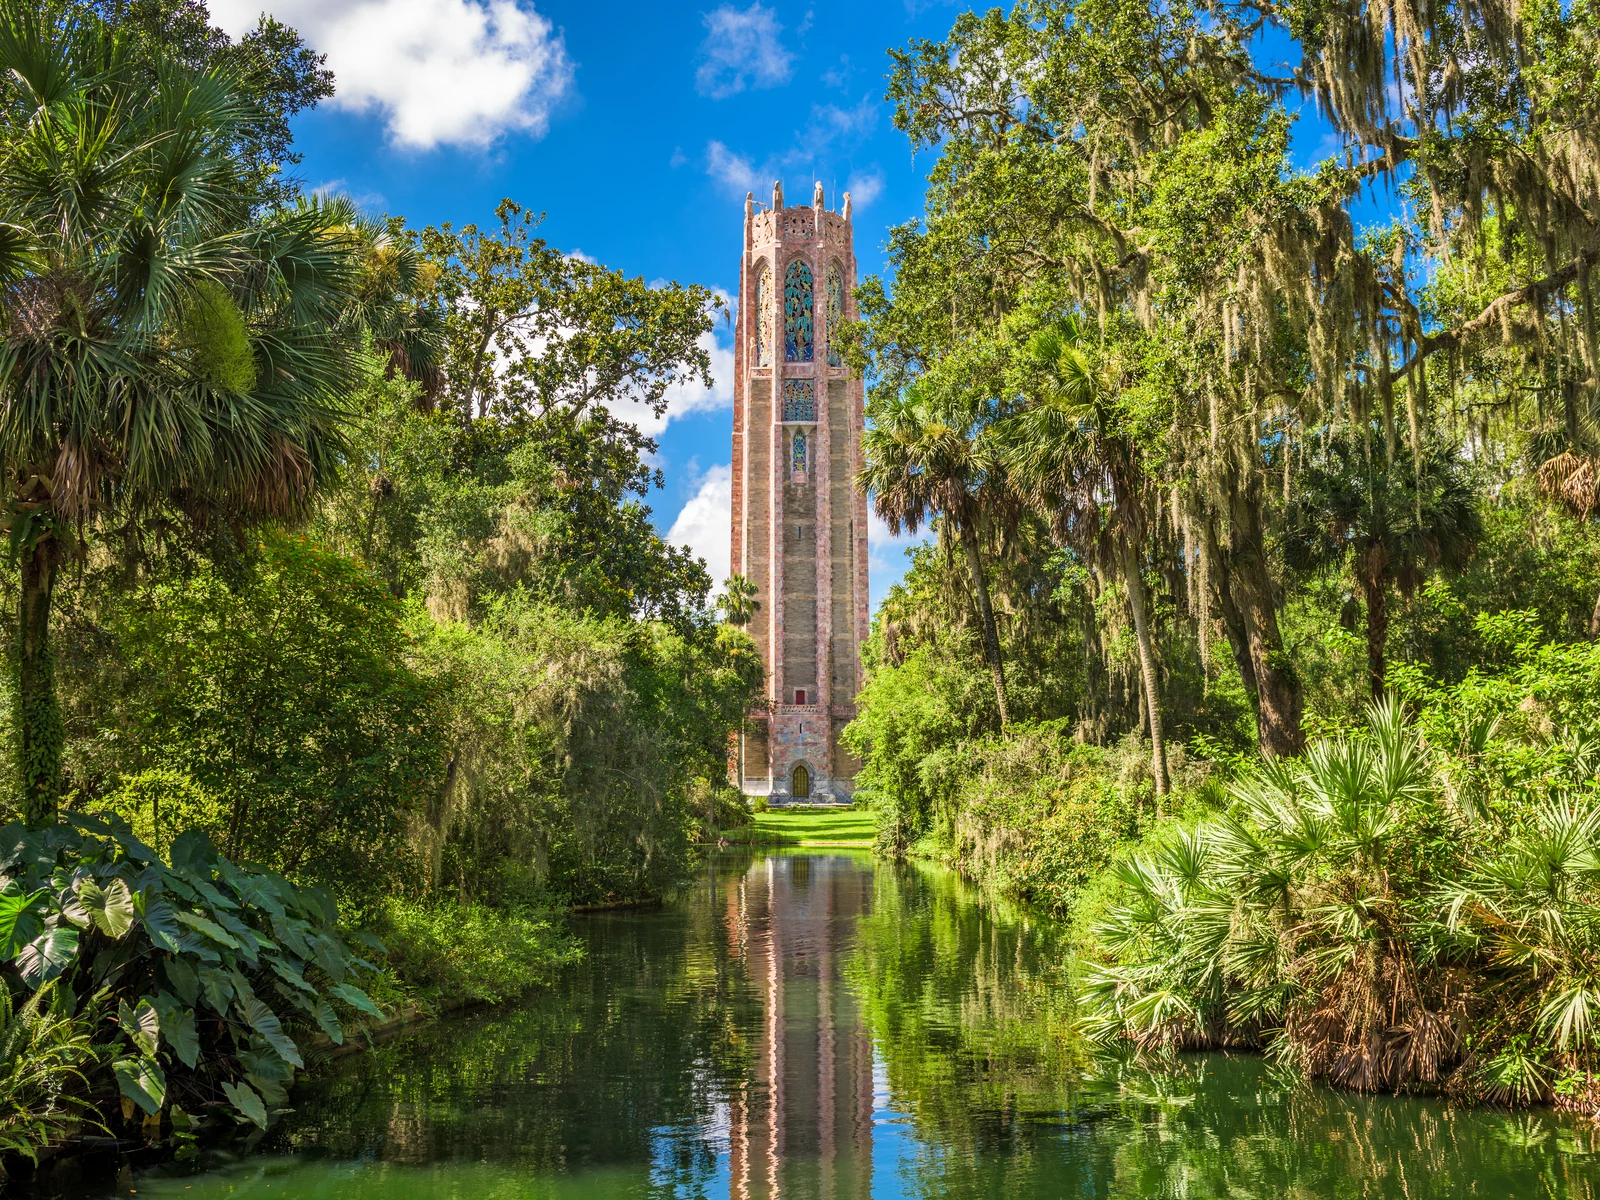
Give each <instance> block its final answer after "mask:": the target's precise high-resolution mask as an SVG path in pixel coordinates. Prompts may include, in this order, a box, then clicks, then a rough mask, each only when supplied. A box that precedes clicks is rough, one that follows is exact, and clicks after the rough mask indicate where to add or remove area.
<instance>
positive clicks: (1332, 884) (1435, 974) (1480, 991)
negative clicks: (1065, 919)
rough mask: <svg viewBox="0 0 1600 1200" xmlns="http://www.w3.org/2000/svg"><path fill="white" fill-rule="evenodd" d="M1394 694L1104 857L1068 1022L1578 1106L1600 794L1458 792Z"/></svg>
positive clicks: (1595, 985) (1599, 1000)
mask: <svg viewBox="0 0 1600 1200" xmlns="http://www.w3.org/2000/svg"><path fill="white" fill-rule="evenodd" d="M1439 760H1440V755H1439V753H1438V752H1437V751H1435V750H1434V749H1432V748H1430V747H1429V746H1428V745H1427V744H1426V743H1425V742H1424V740H1423V738H1422V737H1421V736H1420V735H1419V733H1418V731H1417V730H1416V729H1415V728H1414V727H1408V726H1407V724H1406V722H1405V719H1404V716H1403V709H1402V706H1401V704H1400V703H1399V702H1398V701H1397V700H1394V699H1391V700H1390V701H1389V702H1387V703H1386V704H1384V705H1382V706H1379V707H1375V708H1374V709H1373V710H1372V711H1371V713H1370V715H1369V721H1368V728H1367V730H1366V731H1365V732H1364V733H1363V734H1361V735H1358V736H1351V737H1346V738H1340V739H1336V740H1328V741H1321V742H1318V743H1316V744H1314V745H1313V746H1312V747H1311V748H1310V749H1309V750H1308V751H1307V753H1306V754H1305V756H1304V757H1303V758H1301V759H1296V760H1289V761H1276V762H1269V763H1266V764H1264V765H1263V766H1262V767H1261V768H1260V769H1259V770H1258V771H1257V772H1255V773H1254V774H1252V775H1250V776H1248V777H1246V778H1244V779H1242V780H1241V781H1239V782H1238V783H1237V784H1236V785H1235V786H1234V788H1233V791H1232V798H1233V803H1234V807H1233V809H1232V810H1231V811H1230V812H1229V813H1228V814H1227V815H1226V816H1224V817H1222V818H1220V819H1217V820H1212V821H1209V822H1205V823H1203V824H1202V825H1201V826H1200V827H1199V828H1198V829H1196V830H1194V831H1192V832H1189V833H1182V834H1179V835H1178V836H1176V837H1173V838H1171V839H1169V840H1167V841H1166V842H1164V843H1163V844H1162V845H1160V846H1157V847H1155V848H1154V849H1152V850H1150V851H1149V852H1147V853H1144V854H1140V855H1137V856H1135V857H1133V858H1132V859H1130V860H1129V861H1127V862H1125V863H1123V864H1121V865H1120V866H1118V867H1117V868H1115V872H1116V877H1117V879H1118V881H1119V882H1120V883H1121V885H1122V894H1121V897H1120V898H1119V899H1118V900H1117V901H1116V902H1115V903H1113V904H1111V905H1110V906H1109V908H1108V910H1107V913H1106V916H1105V918H1104V919H1103V920H1102V921H1101V922H1100V923H1099V924H1098V925H1097V927H1096V928H1095V930H1094V936H1095V938H1096V941H1097V942H1098V945H1099V946H1100V947H1101V948H1102V950H1103V953H1104V956H1105V959H1104V961H1102V962H1099V963H1095V964H1091V965H1090V966H1089V967H1088V968H1087V969H1086V971H1085V973H1084V976H1083V980H1082V985H1081V995H1080V1000H1081V1003H1082V1006H1083V1018H1082V1019H1083V1023H1084V1026H1085V1028H1086V1030H1087V1031H1088V1032H1089V1033H1090V1034H1091V1035H1092V1036H1094V1037H1096V1038H1097V1039H1099V1040H1101V1041H1105V1042H1117V1041H1129V1042H1132V1043H1133V1044H1134V1045H1135V1046H1136V1047H1137V1048H1139V1049H1142V1050H1156V1049H1172V1048H1177V1047H1183V1046H1213V1045H1228V1044H1236V1043H1237V1044H1248V1045H1257V1046H1264V1047H1266V1048H1268V1049H1269V1050H1270V1051H1271V1052H1272V1053H1273V1054H1274V1055H1275V1056H1276V1057H1278V1058H1279V1059H1281V1060H1283V1061H1285V1062H1288V1063H1290V1064H1293V1065H1294V1066H1296V1067H1298V1068H1300V1069H1302V1070H1304V1071H1305V1072H1306V1073H1308V1074H1310V1075H1312V1076H1313V1077H1322V1078H1327V1079H1329V1080H1331V1081H1333V1082H1335V1083H1339V1084H1343V1085H1346V1086H1349V1087H1353V1088H1358V1089H1361V1090H1367V1091H1374V1090H1404V1089H1409V1088H1416V1087H1430V1088H1431V1087H1446V1088H1448V1089H1449V1090H1451V1091H1454V1092H1456V1093H1458V1094H1462V1095H1466V1096H1471V1097H1476V1098H1492V1099H1495V1100H1501V1101H1509V1102H1528V1101H1531V1100H1538V1099H1549V1098H1551V1097H1552V1096H1553V1095H1558V1094H1559V1095H1565V1096H1568V1097H1575V1096H1582V1097H1585V1098H1586V1100H1587V1102H1589V1103H1590V1104H1591V1106H1592V1104H1593V1100H1594V1098H1595V1097H1594V1095H1593V1092H1594V1085H1593V1082H1592V1080H1593V1075H1594V1071H1595V1069H1596V1067H1597V1066H1600V1061H1597V1055H1596V1048H1597V1041H1596V1033H1597V1029H1596V1022H1597V1020H1600V795H1597V792H1596V789H1595V786H1594V782H1593V772H1592V770H1587V769H1585V770H1581V771H1578V772H1575V773H1574V774H1573V775H1572V776H1571V777H1569V779H1568V780H1567V782H1566V784H1565V785H1564V786H1561V787H1559V788H1557V789H1555V790H1554V791H1553V792H1552V793H1551V794H1549V795H1548V796H1546V797H1545V798H1544V799H1539V798H1538V797H1537V796H1535V795H1530V794H1528V793H1523V794H1522V795H1521V796H1520V798H1519V799H1518V801H1517V802H1516V803H1511V804H1506V805H1496V804H1480V803H1474V802H1471V797H1470V796H1469V795H1468V793H1466V792H1464V791H1462V790H1461V789H1458V788H1452V787H1450V786H1447V785H1448V780H1449V779H1450V778H1451V777H1452V776H1453V777H1455V778H1460V776H1461V771H1460V770H1459V764H1458V769H1456V770H1454V771H1453V772H1452V773H1451V774H1449V775H1447V774H1445V773H1442V772H1441V770H1440V767H1441V763H1440V761H1439Z"/></svg>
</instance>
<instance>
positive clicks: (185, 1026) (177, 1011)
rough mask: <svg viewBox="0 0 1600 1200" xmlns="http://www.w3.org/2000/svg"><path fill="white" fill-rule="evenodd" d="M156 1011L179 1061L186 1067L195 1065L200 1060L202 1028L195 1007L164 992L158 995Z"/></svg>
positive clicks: (163, 1031)
mask: <svg viewBox="0 0 1600 1200" xmlns="http://www.w3.org/2000/svg"><path fill="white" fill-rule="evenodd" d="M156 1012H157V1013H158V1014H159V1015H160V1017H161V1036H162V1037H164V1038H166V1039H167V1041H168V1043H169V1044H170V1045H171V1046H172V1052H173V1053H174V1054H176V1055H177V1056H178V1061H179V1062H181V1063H183V1065H184V1066H186V1067H192V1066H194V1065H195V1064H196V1063H197V1062H199V1061H200V1028H199V1022H198V1021H197V1020H196V1019H195V1015H194V1009H192V1008H189V1007H188V1006H186V1005H183V1004H180V1003H178V1001H177V999H176V998H175V997H173V996H170V995H168V994H167V993H166V992H162V993H161V995H160V996H158V997H156Z"/></svg>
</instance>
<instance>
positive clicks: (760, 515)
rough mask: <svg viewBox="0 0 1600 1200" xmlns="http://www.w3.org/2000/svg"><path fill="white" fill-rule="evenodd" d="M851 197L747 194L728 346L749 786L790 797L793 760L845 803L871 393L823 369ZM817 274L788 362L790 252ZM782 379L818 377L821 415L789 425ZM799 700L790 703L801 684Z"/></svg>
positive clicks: (860, 627) (846, 260)
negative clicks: (749, 667)
mask: <svg viewBox="0 0 1600 1200" xmlns="http://www.w3.org/2000/svg"><path fill="white" fill-rule="evenodd" d="M848 214H849V196H848V195H846V196H845V197H844V204H843V207H842V210H841V211H838V212H832V211H829V210H828V208H827V207H826V205H825V203H824V202H823V197H822V193H821V189H820V187H819V188H817V189H816V191H815V193H814V195H813V203H812V204H809V205H790V206H785V205H784V203H783V195H782V190H781V189H780V188H777V187H774V189H773V205H772V207H771V208H768V207H766V206H764V205H760V204H757V203H756V202H755V199H754V197H753V196H752V197H747V198H746V200H745V218H744V255H743V260H742V262H741V269H740V276H739V313H738V319H737V321H736V322H735V329H736V333H737V338H738V345H737V346H736V347H735V351H734V392H735V398H734V415H733V511H732V522H733V527H732V538H733V544H732V553H731V556H730V557H731V564H732V569H733V570H734V571H735V572H738V573H740V574H743V575H744V576H746V577H747V578H748V579H750V580H751V581H752V582H753V583H755V585H756V588H757V595H756V599H757V600H758V601H759V602H760V605H761V608H760V610H759V612H758V613H757V618H756V620H755V622H753V623H752V625H751V627H750V629H751V633H752V634H753V636H754V637H755V639H756V642H757V644H758V645H759V646H760V648H761V656H762V661H763V663H764V664H765V666H766V703H765V705H764V706H763V707H762V708H761V709H759V710H757V711H756V712H754V713H752V717H753V718H754V721H753V723H752V732H751V733H750V734H748V735H747V737H746V740H745V755H744V758H745V779H744V790H745V791H746V792H748V793H751V794H753V795H770V796H772V797H773V798H774V799H775V800H784V799H788V798H790V784H791V780H792V779H793V777H794V769H795V767H796V766H799V765H804V766H805V768H806V770H807V771H808V772H809V774H810V777H811V781H812V783H811V793H812V798H813V799H816V800H826V799H829V798H834V799H848V798H849V796H850V795H851V793H852V791H853V790H854V780H855V772H856V767H857V764H856V762H855V760H854V759H853V758H852V757H851V756H850V754H849V752H848V751H847V750H846V749H845V748H844V747H843V746H842V745H841V744H840V741H839V732H840V730H841V729H843V727H844V726H845V725H846V724H848V723H849V721H850V719H851V718H852V717H853V716H855V696H856V692H857V690H858V689H859V687H860V682H861V642H862V641H863V640H864V638H865V637H866V632H867V618H868V607H867V605H868V600H867V507H866V497H865V496H864V495H862V494H861V493H860V492H859V491H858V490H857V489H856V487H855V478H856V473H857V472H858V470H859V469H860V454H861V429H862V422H863V412H862V406H863V392H862V385H861V381H860V380H859V379H856V378H854V377H852V376H851V374H850V372H849V370H848V369H847V368H845V367H833V366H829V365H828V352H827V347H828V315H829V314H828V302H827V279H828V270H829V267H830V266H832V267H835V268H836V269H837V270H838V271H839V273H840V275H841V277H842V280H843V284H844V302H843V315H844V317H845V319H847V320H848V319H853V318H854V316H855V301H854V298H853V297H852V295H851V293H852V291H853V290H854V288H855V282H856V261H855V247H854V240H853V230H852V226H851V221H850V218H849V215H848ZM797 258H798V259H802V260H804V261H805V263H806V264H807V265H808V266H809V267H810V269H811V275H812V281H813V301H812V314H813V317H812V319H813V341H814V349H813V353H812V360H811V361H810V362H793V363H791V362H785V361H784V352H783V351H784V322H783V305H784V277H785V273H786V272H787V270H788V269H789V266H790V264H791V263H792V262H794V261H795V260H796V259H797ZM763 268H765V269H766V270H767V271H769V272H771V276H770V278H771V287H770V288H769V289H768V290H767V292H766V300H767V303H768V304H769V305H770V306H771V311H770V312H769V313H768V319H769V322H770V328H771V330H772V331H773V333H774V337H775V345H774V346H773V352H772V355H771V361H770V365H762V363H761V362H760V361H759V356H758V354H757V349H756V345H757V342H756V339H757V329H758V327H759V325H760V313H758V311H757V296H758V281H759V280H760V278H761V272H762V270H763ZM785 380H810V381H811V382H812V384H813V390H814V395H815V405H816V411H815V416H814V418H813V419H811V420H808V421H791V422H785V421H784V420H783V416H784V413H783V383H784V381H785ZM797 432H804V434H805V436H806V438H807V463H806V469H805V471H804V472H796V471H793V470H791V469H790V468H791V464H792V461H793V453H794V437H795V434H796V433H797ZM798 690H803V691H804V693H805V701H806V702H805V703H804V704H800V703H796V700H797V699H798V697H797V694H796V693H797V691H798Z"/></svg>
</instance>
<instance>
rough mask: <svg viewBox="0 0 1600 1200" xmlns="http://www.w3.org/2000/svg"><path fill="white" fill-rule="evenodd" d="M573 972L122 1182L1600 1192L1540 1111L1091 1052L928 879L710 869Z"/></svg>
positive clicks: (688, 1193) (986, 927)
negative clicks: (210, 1154) (1366, 1093)
mask: <svg viewBox="0 0 1600 1200" xmlns="http://www.w3.org/2000/svg"><path fill="white" fill-rule="evenodd" d="M578 928H579V931H580V933H581V935H582V936H584V937H585V938H586V939H587V940H588V944H589V957H588V960H587V962H586V963H585V965H584V966H582V967H581V968H579V969H576V970H574V971H573V972H572V973H571V974H570V975H569V976H568V977H567V978H565V979H564V980H563V981H562V983H561V984H560V985H559V986H558V987H557V988H556V989H555V990H553V991H552V992H549V993H546V994H543V995H541V996H538V997H535V998H534V999H533V1000H532V1001H531V1002H530V1003H528V1004H526V1005H525V1006H523V1007H520V1008H517V1009H513V1010H509V1011H506V1010H501V1011H497V1012H493V1013H490V1014H487V1015H483V1016H479V1017H475V1018H472V1019H468V1020H462V1021H456V1022H450V1023H444V1024H440V1025H436V1026H433V1027H430V1028H428V1029H426V1030H424V1031H422V1032H421V1033H419V1034H417V1035H415V1036H413V1037H411V1038H409V1039H406V1040H404V1041H401V1042H396V1043H393V1044H391V1045H389V1046H386V1047H384V1048H383V1049H381V1050H380V1051H378V1052H377V1053H374V1054H370V1055H364V1056H358V1057H356V1058H352V1059H347V1060H344V1062H343V1063H342V1064H340V1068H339V1070H338V1073H337V1074H335V1075H333V1076H332V1077H329V1078H324V1079H321V1080H318V1081H315V1082H313V1083H312V1084H310V1085H307V1086H305V1087H303V1088H301V1089H300V1090H299V1091H298V1092H297V1093H296V1103H297V1106H298V1110H297V1112H296V1114H295V1115H294V1116H293V1117H292V1118H291V1119H290V1120H289V1122H288V1124H287V1125H286V1126H285V1128H284V1129H283V1130H282V1131H281V1132H278V1133H276V1134H274V1135H273V1138H272V1140H271V1141H270V1142H269V1143H268V1144H267V1145H266V1147H264V1148H262V1149H260V1150H258V1151H257V1152H256V1153H254V1154H251V1155H248V1156H243V1157H240V1158H238V1159H237V1160H234V1161H222V1160H219V1159H216V1158H212V1159H211V1160H209V1161H208V1164H207V1169H205V1170H203V1171H200V1172H198V1173H196V1172H193V1171H191V1172H188V1173H184V1172H182V1171H181V1170H179V1169H177V1168H174V1167H167V1168H162V1169H160V1170H157V1171H153V1172H148V1173H145V1174H142V1175H140V1176H138V1177H136V1178H134V1179H133V1180H132V1181H131V1183H130V1181H128V1180H126V1179H124V1181H123V1183H122V1186H121V1187H120V1188H119V1189H118V1192H119V1193H120V1194H123V1195H126V1194H127V1191H128V1188H129V1187H130V1186H131V1187H134V1188H137V1190H138V1194H139V1196H140V1197H142V1198H149V1197H166V1198H177V1197H183V1198H184V1200H212V1198H216V1197H248V1198H251V1200H257V1198H259V1200H267V1198H270V1197H287V1198H292V1200H532V1198H539V1200H545V1198H549V1200H557V1198H561V1200H565V1198H568V1197H571V1198H577V1197H583V1198H585V1200H610V1198H618V1197H637V1198H651V1200H654V1198H662V1200H665V1198H667V1197H674V1198H676V1197H685V1198H687V1197H706V1198H712V1197H716V1198H722V1197H729V1198H732V1197H739V1198H744V1197H774V1196H782V1197H794V1198H796V1200H799V1198H802V1197H807V1198H809V1197H816V1198H819V1200H820V1198H824V1197H832V1198H838V1200H846V1198H856V1197H869V1196H870V1197H900V1196H908V1197H909V1196H918V1197H924V1196H925V1197H939V1198H941V1200H944V1198H948V1200H959V1198H965V1197H1002V1196H1003V1197H1008V1198H1010V1197H1047V1196H1048V1197H1060V1196H1070V1197H1085V1198H1086V1197H1129V1198H1138V1200H1146V1198H1149V1197H1173V1198H1177V1197H1183V1198H1185V1200H1204V1198H1208V1197H1229V1198H1241V1200H1242V1198H1247V1197H1288V1198H1291V1200H1312V1198H1316V1200H1325V1198H1329V1197H1370V1198H1374V1200H1376V1198H1386V1197H1396V1198H1405V1200H1425V1198H1428V1197H1463V1196H1484V1197H1497V1198H1505V1197H1579V1198H1583V1200H1591V1198H1600V1186H1597V1181H1600V1150H1597V1145H1596V1140H1595V1138H1594V1137H1593V1136H1592V1135H1591V1133H1590V1132H1589V1131H1588V1130H1587V1129H1586V1128H1585V1127H1583V1126H1581V1125H1580V1124H1578V1123H1577V1122H1574V1121H1572V1120H1569V1119H1566V1118H1562V1117H1559V1116H1555V1115H1553V1114H1548V1113H1540V1114H1531V1115H1530V1114H1508V1113H1501V1112H1492V1111H1467V1110H1459V1109H1454V1108H1451V1107H1450V1106H1448V1105H1445V1104H1443V1103H1440V1102H1435V1101H1427V1100H1412V1099H1393V1098H1381V1099H1380V1098H1362V1097H1356V1096H1350V1095H1346V1094H1341V1093H1336V1092H1332V1091H1328V1090H1325V1089H1320V1088H1310V1087H1306V1086H1297V1085H1295V1084H1293V1083H1292V1082H1289V1081H1286V1080H1283V1079H1280V1078H1277V1077H1275V1076H1274V1075H1273V1074H1272V1072H1271V1071H1270V1070H1269V1069H1268V1067H1267V1066H1266V1064H1264V1063H1263V1062H1262V1061H1261V1060H1260V1059H1257V1058H1253V1057H1248V1056H1240V1057H1229V1056H1223V1055H1207V1056H1196V1057H1193V1058H1189V1059H1186V1060H1185V1061H1184V1062H1183V1064H1182V1066H1181V1068H1180V1070H1179V1072H1178V1073H1177V1074H1176V1075H1152V1074H1147V1073H1142V1072H1139V1071H1134V1070H1117V1069H1114V1068H1108V1067H1106V1066H1104V1065H1096V1064H1094V1063H1093V1062H1091V1061H1088V1060H1087V1059H1085V1057H1084V1056H1083V1054H1082V1052H1081V1049H1080V1047H1078V1046H1077V1045H1076V1044H1075V1043H1074V1042H1073V1041H1072V1040H1071V1039H1070V1038H1069V1037H1067V1036H1066V1035H1065V1033H1064V1031H1065V1029H1066V1017H1067V1015H1068V1008H1067V1001H1066V999H1065V997H1066V995H1067V992H1066V990H1065V987H1064V977H1063V972H1064V970H1065V959H1064V955H1063V953H1062V948H1061V945H1060V942H1059V939H1058V935H1057V934H1056V933H1055V931H1054V930H1053V929H1052V927H1050V926H1049V925H1048V924H1040V923H1038V922H1032V921H1030V920H1029V918H1028V917H1027V915H1026V914H1023V913H1019V912H1011V911H1006V910H1003V909H1002V910H996V909H994V908H993V907H990V906H986V905H985V904H984V903H982V902H981V900H980V898H979V897H978V896H976V895H975V894H974V893H973V892H972V891H970V890H969V889H967V888H966V887H964V886H963V885H962V884H961V883H960V882H959V881H958V880H956V879H955V878H953V877H952V876H950V875H948V874H945V873H941V872H937V871H932V870H928V869H924V868H915V867H911V868H891V867H883V866H880V867H877V868H876V869H874V865H873V863H872V862H871V860H870V859H868V858H866V857H861V856H849V855H842V854H818V855H795V854H781V855H772V856H767V857H758V858H755V859H751V858H723V859H720V860H718V861H717V862H715V863H713V864H711V866H710V867H708V869H707V873H706V877H705V879H704V880H703V881H702V883H701V884H700V886H699V887H698V888H696V889H694V890H693V891H692V892H691V893H690V894H689V895H688V896H686V897H685V898H684V899H683V900H681V901H679V902H678V903H676V904H673V905H671V906H669V907H668V908H667V909H666V910H665V911H661V912H654V913H610V914H599V915H593V916H587V917H582V918H579V919H578Z"/></svg>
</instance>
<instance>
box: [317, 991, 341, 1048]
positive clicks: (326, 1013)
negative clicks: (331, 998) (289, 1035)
mask: <svg viewBox="0 0 1600 1200" xmlns="http://www.w3.org/2000/svg"><path fill="white" fill-rule="evenodd" d="M314 1015H315V1016H316V1019H317V1026H318V1028H320V1029H321V1030H322V1032H323V1033H325V1034H327V1035H328V1038H329V1040H330V1041H332V1042H333V1044H334V1045H335V1046H342V1045H344V1026H342V1025H340V1024H339V1014H338V1013H336V1012H334V1011H333V1005H331V1004H329V1003H328V1002H327V1001H326V1000H318V1001H317V1007H316V1012H315V1014H314Z"/></svg>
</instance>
